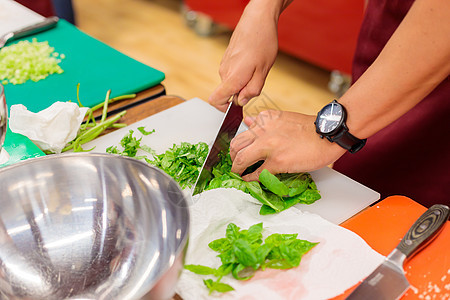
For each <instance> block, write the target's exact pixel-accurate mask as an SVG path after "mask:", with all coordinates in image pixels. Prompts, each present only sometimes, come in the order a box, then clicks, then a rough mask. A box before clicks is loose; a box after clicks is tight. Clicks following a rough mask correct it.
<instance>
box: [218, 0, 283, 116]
mask: <svg viewBox="0 0 450 300" xmlns="http://www.w3.org/2000/svg"><path fill="white" fill-rule="evenodd" d="M271 1H273V0H271ZM262 2H265V1H262ZM262 2H258V1H251V2H250V3H249V4H248V5H247V7H246V9H245V10H244V13H243V14H242V17H241V19H240V21H239V23H238V25H237V26H236V29H235V30H234V32H233V35H232V36H231V40H230V43H229V45H228V48H227V49H226V51H225V54H224V56H223V58H222V62H221V64H220V68H219V75H220V78H221V80H222V82H221V83H220V84H219V86H218V87H217V88H216V89H215V90H214V92H213V93H212V94H211V96H210V97H209V103H210V104H211V105H213V106H215V107H216V108H217V109H219V110H221V111H225V110H226V108H227V107H228V100H229V99H230V97H231V96H232V95H234V94H239V96H238V104H240V105H245V104H246V103H247V102H248V101H249V100H250V99H251V98H253V97H256V96H258V95H259V94H260V93H261V90H262V88H263V86H264V82H265V80H266V77H267V75H268V73H269V71H270V68H271V67H272V66H273V63H274V62H275V58H276V56H277V52H278V35H277V23H278V16H279V15H278V14H279V13H278V12H276V13H275V12H274V9H269V8H268V7H266V5H265V4H264V5H263V3H262ZM274 2H276V1H274ZM261 6H262V7H261Z"/></svg>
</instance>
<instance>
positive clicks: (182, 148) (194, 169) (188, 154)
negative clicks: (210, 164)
mask: <svg viewBox="0 0 450 300" xmlns="http://www.w3.org/2000/svg"><path fill="white" fill-rule="evenodd" d="M207 155H208V145H207V144H206V143H203V142H200V143H197V144H190V143H187V142H183V143H181V144H180V145H176V144H174V145H173V146H172V147H171V148H170V149H168V150H166V152H164V153H162V154H159V155H153V160H151V159H146V161H147V162H148V163H150V164H152V165H154V166H156V167H158V168H160V169H162V170H163V171H164V172H166V173H167V174H169V175H170V176H171V177H172V178H173V179H175V181H177V182H178V184H179V185H180V186H181V188H182V189H184V188H187V187H188V188H190V187H192V186H193V185H194V183H195V181H196V180H197V177H198V175H199V173H200V169H201V168H202V166H203V163H204V162H205V159H206V156H207Z"/></svg>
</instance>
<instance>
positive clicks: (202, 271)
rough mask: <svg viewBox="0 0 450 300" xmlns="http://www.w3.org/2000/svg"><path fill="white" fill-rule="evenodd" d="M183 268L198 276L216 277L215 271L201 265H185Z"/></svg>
mask: <svg viewBox="0 0 450 300" xmlns="http://www.w3.org/2000/svg"><path fill="white" fill-rule="evenodd" d="M184 268H185V269H186V270H188V271H191V272H192V273H195V274H198V275H216V274H217V270H216V269H213V268H210V267H206V266H202V265H185V266H184Z"/></svg>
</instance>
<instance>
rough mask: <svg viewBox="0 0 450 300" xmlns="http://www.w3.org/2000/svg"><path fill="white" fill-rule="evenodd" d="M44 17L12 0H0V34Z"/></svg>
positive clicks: (39, 20)
mask: <svg viewBox="0 0 450 300" xmlns="http://www.w3.org/2000/svg"><path fill="white" fill-rule="evenodd" d="M44 19H45V18H44V17H43V16H41V15H40V14H38V13H35V12H34V11H32V10H31V9H28V8H26V7H25V6H23V5H22V4H20V3H18V2H16V1H12V0H0V36H2V35H4V34H6V33H9V32H11V31H16V30H18V29H22V28H24V27H27V26H30V25H33V24H35V23H38V22H41V21H43V20H44Z"/></svg>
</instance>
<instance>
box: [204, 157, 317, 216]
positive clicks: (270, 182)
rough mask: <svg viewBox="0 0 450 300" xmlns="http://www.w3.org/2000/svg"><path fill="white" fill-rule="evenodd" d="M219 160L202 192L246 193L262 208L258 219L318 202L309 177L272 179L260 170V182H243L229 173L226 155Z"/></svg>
mask: <svg viewBox="0 0 450 300" xmlns="http://www.w3.org/2000/svg"><path fill="white" fill-rule="evenodd" d="M219 156H220V161H219V163H218V164H217V165H216V166H215V167H214V168H213V170H212V177H213V178H212V179H211V181H210V182H209V184H208V185H207V186H206V190H211V189H216V188H236V189H238V190H241V191H243V192H245V193H248V194H250V195H252V196H253V197H254V198H255V199H257V200H259V201H260V202H261V203H262V204H263V206H262V207H261V210H260V214H262V215H267V214H273V213H277V212H280V211H283V210H285V209H288V208H290V207H291V206H294V205H296V204H297V203H303V204H311V203H314V202H315V201H316V200H319V199H320V198H321V196H320V193H319V190H318V189H317V186H316V185H315V183H314V181H313V179H312V177H311V175H310V174H309V173H283V174H277V175H273V174H271V173H270V172H269V171H267V170H266V169H264V170H263V171H262V172H261V174H260V175H259V181H260V182H257V181H251V182H246V181H244V180H243V179H242V178H241V177H240V176H239V175H238V174H236V173H233V172H231V165H232V162H231V158H230V155H229V154H224V153H220V154H219ZM250 168H252V167H250Z"/></svg>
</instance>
